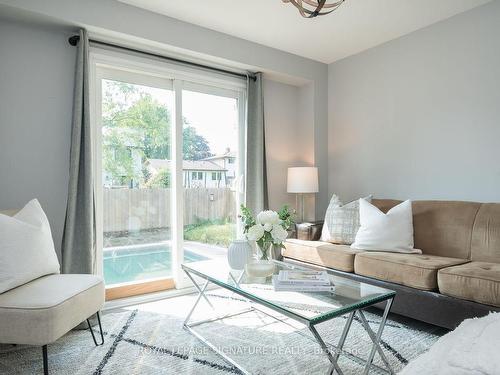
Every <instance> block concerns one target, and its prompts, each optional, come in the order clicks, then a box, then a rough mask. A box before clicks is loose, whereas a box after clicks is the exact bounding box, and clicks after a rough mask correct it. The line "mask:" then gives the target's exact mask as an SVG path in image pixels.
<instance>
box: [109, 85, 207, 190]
mask: <svg viewBox="0 0 500 375" xmlns="http://www.w3.org/2000/svg"><path fill="white" fill-rule="evenodd" d="M103 89H104V93H103V103H102V121H103V167H104V169H105V171H106V172H107V173H108V174H110V175H111V178H112V179H113V181H131V180H133V181H136V182H137V183H139V184H142V183H143V182H147V180H148V179H149V175H148V173H147V171H146V168H145V162H146V161H147V160H148V159H170V158H171V135H170V134H171V114H170V112H169V110H168V108H167V107H165V106H164V105H163V104H162V103H160V102H158V101H157V100H156V99H154V98H153V96H152V95H151V94H149V93H147V92H144V91H141V90H140V89H139V88H138V87H137V86H135V85H131V84H127V83H123V82H117V81H109V80H105V81H104V82H103ZM183 122H184V124H185V126H184V130H183V151H184V159H188V160H199V159H203V158H206V157H208V156H211V155H212V154H211V153H210V146H209V145H208V142H207V140H206V139H205V138H204V137H203V136H201V135H199V134H197V132H196V129H195V128H194V127H192V126H191V125H189V124H188V123H187V120H186V119H183ZM138 159H140V160H139V163H140V164H141V165H139V166H138V165H137V160H138ZM120 183H122V182H120Z"/></svg>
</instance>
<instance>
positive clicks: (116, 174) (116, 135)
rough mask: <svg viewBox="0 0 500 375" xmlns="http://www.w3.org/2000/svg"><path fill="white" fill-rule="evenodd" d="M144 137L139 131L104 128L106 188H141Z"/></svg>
mask: <svg viewBox="0 0 500 375" xmlns="http://www.w3.org/2000/svg"><path fill="white" fill-rule="evenodd" d="M143 137H144V135H143V133H142V132H141V131H139V130H137V129H127V128H110V127H103V129H102V140H103V168H102V183H103V186H104V187H105V188H131V189H132V188H138V187H139V185H140V183H141V180H142V154H143V151H142V147H141V146H140V145H141V143H142V139H143Z"/></svg>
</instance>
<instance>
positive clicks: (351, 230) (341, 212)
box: [321, 194, 372, 245]
mask: <svg viewBox="0 0 500 375" xmlns="http://www.w3.org/2000/svg"><path fill="white" fill-rule="evenodd" d="M364 199H366V200H367V201H368V202H371V201H372V196H371V195H369V196H368V197H365V198H364ZM359 226H360V224H359V200H358V199H356V200H355V201H352V202H350V203H347V204H344V205H342V202H341V201H340V199H339V197H337V196H336V195H335V194H333V196H332V199H331V200H330V204H329V205H328V209H327V210H326V215H325V223H324V224H323V230H322V232H321V241H325V242H331V243H336V244H342V245H350V244H352V243H353V242H354V239H355V238H356V233H358V229H359Z"/></svg>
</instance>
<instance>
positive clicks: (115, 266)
mask: <svg viewBox="0 0 500 375" xmlns="http://www.w3.org/2000/svg"><path fill="white" fill-rule="evenodd" d="M205 259H208V258H206V257H204V256H202V255H199V254H196V253H194V252H192V251H189V250H186V249H184V262H195V261H198V260H205ZM169 276H172V249H171V248H170V246H169V245H168V244H151V245H139V246H137V245H136V246H121V247H115V248H108V249H104V280H105V282H106V285H111V284H119V283H125V282H130V281H140V280H146V279H153V278H158V277H169Z"/></svg>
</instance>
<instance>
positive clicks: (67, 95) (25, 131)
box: [0, 20, 75, 252]
mask: <svg viewBox="0 0 500 375" xmlns="http://www.w3.org/2000/svg"><path fill="white" fill-rule="evenodd" d="M66 39H67V33H65V32H64V31H57V30H51V29H47V28H43V27H32V26H29V25H26V24H22V23H12V22H10V21H2V20H0V208H2V209H8V208H20V207H22V206H23V205H24V204H25V203H27V202H28V201H29V200H30V199H33V198H38V200H39V201H40V203H41V205H42V207H43V208H44V210H45V211H46V213H47V216H48V218H49V220H50V222H51V225H52V232H53V236H54V242H55V245H56V248H57V251H58V252H59V251H60V244H61V235H62V228H63V223H64V214H65V209H66V196H67V189H68V185H67V181H68V164H69V162H68V159H69V147H70V135H71V132H70V123H71V110H72V96H73V74H74V64H75V49H74V48H72V47H71V46H69V45H68V43H67V42H66Z"/></svg>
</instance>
